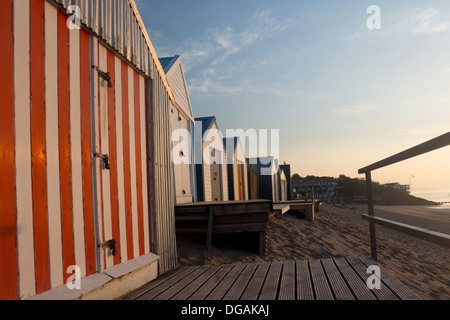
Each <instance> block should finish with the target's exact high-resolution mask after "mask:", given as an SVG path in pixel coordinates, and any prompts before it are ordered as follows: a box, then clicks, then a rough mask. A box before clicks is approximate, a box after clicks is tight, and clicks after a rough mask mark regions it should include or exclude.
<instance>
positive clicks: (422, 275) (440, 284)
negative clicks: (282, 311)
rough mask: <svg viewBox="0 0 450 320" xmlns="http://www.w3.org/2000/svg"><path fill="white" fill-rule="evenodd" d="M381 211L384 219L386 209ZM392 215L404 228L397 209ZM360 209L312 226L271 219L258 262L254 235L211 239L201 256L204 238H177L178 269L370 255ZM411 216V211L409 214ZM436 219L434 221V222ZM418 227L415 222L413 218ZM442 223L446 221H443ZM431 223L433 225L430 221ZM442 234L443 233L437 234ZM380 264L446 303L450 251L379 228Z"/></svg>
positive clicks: (329, 209)
mask: <svg viewBox="0 0 450 320" xmlns="http://www.w3.org/2000/svg"><path fill="white" fill-rule="evenodd" d="M378 209H380V212H381V209H383V210H384V211H383V212H384V213H383V214H387V213H386V211H387V210H386V209H385V208H378ZM390 209H391V211H392V210H394V211H396V212H395V213H396V214H397V215H398V216H400V217H401V219H403V221H401V222H405V223H407V222H408V221H407V220H408V219H407V218H405V216H406V215H405V214H402V213H401V212H403V211H404V208H403V211H402V209H401V208H395V209H394V207H391V208H390ZM364 210H366V209H365V208H364V207H363V206H359V207H355V209H354V210H351V209H341V208H336V207H333V206H329V205H324V206H322V207H321V208H320V212H319V213H316V221H315V222H314V223H311V222H308V221H306V220H304V219H301V218H300V217H299V216H296V215H295V214H291V213H288V214H285V215H284V216H282V217H281V218H279V219H277V218H275V217H272V218H271V219H270V221H269V224H268V232H267V255H266V257H265V258H264V257H260V256H258V255H257V254H256V253H255V251H256V245H257V238H256V237H253V235H251V234H250V235H248V234H247V235H231V236H230V235H221V236H216V235H215V236H214V238H213V248H212V251H211V252H210V253H206V252H205V239H204V237H185V236H183V237H181V236H179V237H178V254H179V264H180V265H202V264H212V265H221V264H228V263H237V262H254V261H255V262H258V261H286V260H302V259H316V258H329V257H339V256H360V255H366V256H369V255H370V249H369V228H368V223H367V222H366V221H364V220H362V218H361V213H366V211H364ZM410 212H411V210H410ZM434 218H435V217H434ZM411 219H412V220H411V221H413V222H417V220H414V219H417V217H414V216H413V217H412V218H411ZM444 220H445V219H444ZM430 221H431V219H430ZM441 232H442V231H441ZM377 240H378V258H379V263H380V264H381V265H382V266H384V267H385V268H386V269H387V270H388V271H390V272H391V273H392V274H393V275H394V276H396V277H397V278H398V279H400V280H401V281H402V282H404V283H405V284H406V285H408V286H409V287H410V288H411V289H412V290H413V291H414V292H415V293H416V294H417V295H419V297H421V298H422V299H427V300H441V299H450V249H448V248H444V247H440V246H438V245H434V244H432V243H429V242H426V241H422V240H420V239H416V238H413V237H410V236H407V235H404V234H401V233H398V232H395V231H392V230H389V229H385V228H383V227H379V226H378V227H377Z"/></svg>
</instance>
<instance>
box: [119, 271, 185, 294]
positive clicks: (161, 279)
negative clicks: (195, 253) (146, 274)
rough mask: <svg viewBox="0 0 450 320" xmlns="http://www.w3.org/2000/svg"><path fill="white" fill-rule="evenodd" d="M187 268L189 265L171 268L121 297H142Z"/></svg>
mask: <svg viewBox="0 0 450 320" xmlns="http://www.w3.org/2000/svg"><path fill="white" fill-rule="evenodd" d="M187 268H188V267H178V268H175V269H173V270H170V271H169V272H167V273H165V274H163V275H162V276H160V277H158V278H157V279H155V280H154V281H151V282H149V283H147V284H145V285H143V286H142V287H140V288H138V289H136V290H134V291H132V292H130V293H128V294H127V295H125V296H123V297H122V298H121V300H136V299H138V298H140V297H141V296H142V295H144V294H145V293H147V292H148V291H150V290H152V289H153V288H155V287H157V286H159V285H161V284H162V283H163V282H164V281H167V280H169V279H170V278H172V277H173V276H175V275H176V274H178V273H180V272H182V271H183V270H185V269H187Z"/></svg>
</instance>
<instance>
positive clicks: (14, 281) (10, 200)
mask: <svg viewBox="0 0 450 320" xmlns="http://www.w3.org/2000/svg"><path fill="white" fill-rule="evenodd" d="M0 39H2V48H1V50H0V106H1V110H2V112H1V116H0V177H1V183H0V248H1V258H0V299H1V300H5V299H18V297H19V292H18V291H19V290H18V282H19V280H18V273H17V272H18V266H17V248H16V243H17V242H16V230H17V225H16V194H15V190H16V188H15V186H16V178H15V164H14V66H13V63H14V40H13V1H12V0H2V1H0ZM19 85H20V84H19Z"/></svg>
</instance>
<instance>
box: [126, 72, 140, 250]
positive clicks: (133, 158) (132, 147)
mask: <svg viewBox="0 0 450 320" xmlns="http://www.w3.org/2000/svg"><path fill="white" fill-rule="evenodd" d="M136 85H139V84H136ZM128 106H129V126H130V128H129V131H130V172H131V219H132V225H133V249H134V251H133V252H134V257H135V258H137V257H138V256H139V228H138V209H137V185H136V134H135V132H136V131H135V130H136V128H135V125H134V122H135V119H134V71H133V69H131V68H130V67H128Z"/></svg>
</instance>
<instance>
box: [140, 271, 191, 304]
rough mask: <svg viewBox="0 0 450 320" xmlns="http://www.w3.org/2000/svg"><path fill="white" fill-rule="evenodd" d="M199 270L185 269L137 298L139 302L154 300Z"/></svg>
mask: <svg viewBox="0 0 450 320" xmlns="http://www.w3.org/2000/svg"><path fill="white" fill-rule="evenodd" d="M198 268H199V267H187V268H185V269H183V271H181V272H179V273H177V274H176V275H174V276H173V277H171V278H170V279H168V280H166V281H163V282H162V283H161V284H159V285H158V286H155V287H154V288H152V289H151V290H149V291H147V292H146V293H145V294H143V295H141V296H140V297H139V298H137V300H152V299H153V298H154V297H156V296H157V295H159V294H161V293H162V292H164V291H165V290H167V289H168V288H170V287H171V286H173V285H174V284H175V283H177V282H178V281H180V280H181V279H183V278H184V277H185V276H186V275H188V274H189V273H191V272H193V271H195V270H197V269H198Z"/></svg>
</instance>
